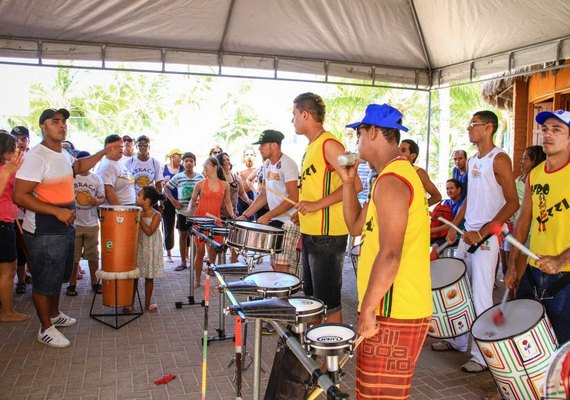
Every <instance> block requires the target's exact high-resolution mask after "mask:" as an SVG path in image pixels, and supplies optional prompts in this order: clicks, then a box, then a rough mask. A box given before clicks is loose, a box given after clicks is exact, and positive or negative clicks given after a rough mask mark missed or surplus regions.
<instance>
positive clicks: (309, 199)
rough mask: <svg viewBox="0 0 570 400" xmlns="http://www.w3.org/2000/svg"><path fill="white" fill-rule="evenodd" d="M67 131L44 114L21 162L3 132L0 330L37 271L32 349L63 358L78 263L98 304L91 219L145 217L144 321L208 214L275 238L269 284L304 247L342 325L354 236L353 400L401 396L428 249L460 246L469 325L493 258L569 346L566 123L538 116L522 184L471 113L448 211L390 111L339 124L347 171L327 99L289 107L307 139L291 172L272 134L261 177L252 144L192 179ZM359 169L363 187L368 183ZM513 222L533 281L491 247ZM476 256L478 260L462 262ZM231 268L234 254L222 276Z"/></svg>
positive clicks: (124, 148)
mask: <svg viewBox="0 0 570 400" xmlns="http://www.w3.org/2000/svg"><path fill="white" fill-rule="evenodd" d="M69 116H70V115H69V112H68V111H67V110H65V109H47V110H45V111H44V112H43V113H42V114H41V117H40V119H39V127H40V129H41V134H42V141H41V143H40V144H38V145H37V146H34V147H33V148H30V149H29V148H28V147H29V131H28V129H26V128H25V127H21V126H19V127H15V128H13V129H12V131H11V133H10V134H8V133H7V132H3V133H0V193H1V196H0V205H1V208H0V221H1V222H0V227H1V228H2V229H1V236H2V239H1V240H2V243H7V244H8V246H4V245H3V246H2V250H0V256H1V257H0V289H1V291H0V293H1V295H0V302H1V303H0V304H1V308H0V320H1V321H21V320H24V319H28V318H30V316H29V315H24V314H21V313H18V312H17V311H15V310H14V308H13V305H12V296H13V292H14V290H13V284H14V280H15V279H16V280H17V284H16V292H17V293H23V292H25V291H26V280H27V279H29V277H30V274H31V281H32V299H33V302H34V305H35V308H36V312H37V316H38V318H39V320H40V324H41V326H40V329H39V331H38V336H37V338H38V340H39V341H40V342H42V343H45V344H46V345H48V346H53V347H65V346H69V345H70V342H69V340H67V339H66V338H65V336H64V335H63V334H62V333H61V332H60V331H59V330H58V329H57V328H58V327H66V326H70V325H73V324H75V323H76V319H75V318H72V317H70V316H68V315H66V314H64V313H63V312H62V311H61V310H60V307H59V304H60V301H59V300H60V292H61V287H62V284H63V283H65V282H69V285H68V286H67V289H66V293H67V295H69V296H75V295H77V290H76V281H77V279H78V278H79V277H80V276H81V271H80V268H79V261H80V259H85V260H87V261H88V264H89V272H90V278H91V285H92V289H93V291H95V292H97V291H100V290H101V286H100V285H99V283H98V282H97V278H96V275H95V272H96V270H97V269H98V267H99V265H98V263H99V261H98V260H99V253H98V246H99V243H98V237H99V225H98V218H97V207H98V206H100V205H117V206H119V205H120V206H134V205H137V206H139V207H141V208H142V218H141V220H140V224H139V225H140V228H139V229H140V232H139V246H138V256H137V266H138V267H139V269H140V270H141V277H144V278H145V309H146V310H147V311H148V312H150V313H154V312H157V311H158V305H157V304H154V303H153V302H152V292H153V279H154V278H157V277H160V276H162V275H163V272H164V256H165V254H164V252H166V261H167V262H168V263H172V262H173V256H172V249H173V247H174V237H175V235H174V229H175V228H176V229H177V230H178V236H179V243H178V245H179V248H180V262H179V264H178V265H177V266H175V268H174V270H175V271H182V270H185V269H187V268H188V267H189V266H190V267H191V266H193V267H194V271H191V273H194V274H195V275H196V280H195V285H196V286H197V287H198V286H200V279H201V271H202V267H203V262H204V257H205V256H206V250H207V251H208V258H209V259H210V260H212V259H215V257H216V255H215V252H214V251H213V250H212V249H211V247H210V246H206V245H205V243H204V242H203V241H201V240H199V239H196V241H195V245H196V252H195V259H194V260H189V259H188V244H189V237H188V231H189V228H190V227H191V225H190V224H189V223H188V220H187V218H188V217H189V216H195V217H198V216H212V215H213V216H214V217H215V218H216V219H217V220H221V219H232V220H241V221H255V222H256V223H258V224H267V225H270V226H273V227H276V228H280V229H283V230H284V232H285V238H284V246H283V247H284V249H283V252H282V253H279V254H273V255H272V256H271V264H272V266H273V268H274V269H275V270H276V271H285V272H286V271H288V270H289V268H290V266H291V265H292V264H293V263H294V262H295V261H294V260H295V254H296V250H297V246H298V242H300V243H301V248H302V265H303V282H304V292H305V294H306V295H308V296H314V297H316V298H318V299H320V300H321V301H322V302H323V303H324V304H325V305H326V306H327V310H328V313H327V322H329V323H342V320H343V318H342V302H341V288H342V269H343V264H344V257H345V251H346V248H347V243H348V238H349V235H351V236H353V237H358V236H359V237H360V240H361V241H360V246H361V253H360V258H359V265H358V276H357V291H358V313H359V315H358V328H357V330H358V333H359V334H360V335H361V336H363V337H364V338H365V340H364V345H361V346H360V347H359V348H358V356H357V377H356V391H357V396H359V397H362V398H384V397H390V396H395V397H398V396H401V397H402V398H404V397H405V396H407V395H408V394H409V391H410V386H411V380H412V376H413V371H414V368H415V363H416V361H417V359H418V356H419V353H420V351H421V348H422V345H423V343H424V341H425V338H426V333H427V330H428V327H429V321H430V317H431V314H432V311H433V308H432V295H431V287H430V246H432V245H433V246H438V245H441V244H443V243H444V242H447V243H449V244H457V250H456V253H455V254H456V257H458V258H462V259H464V260H465V262H466V264H467V266H468V271H469V277H470V280H471V287H472V291H473V302H474V307H475V311H476V313H477V314H481V313H482V312H483V311H485V310H486V309H488V308H490V307H491V306H492V305H493V297H492V295H493V288H494V283H495V274H496V266H497V264H498V257H499V252H500V249H501V248H502V249H503V250H504V251H505V254H506V256H505V260H504V261H503V265H507V266H508V269H507V270H505V273H506V276H505V284H506V286H507V287H508V288H509V289H512V290H513V291H514V290H515V289H517V288H518V290H517V291H516V296H517V297H523V298H524V297H532V298H538V299H539V300H540V301H542V302H543V303H544V304H545V307H546V312H547V314H548V316H549V318H550V320H551V321H552V325H553V328H554V331H555V333H556V335H557V336H558V340H559V341H560V342H561V343H563V342H565V341H567V340H569V339H570V330H569V328H568V325H566V324H565V323H564V318H565V315H566V312H567V311H568V304H569V303H568V298H569V296H570V286H569V285H568V280H569V278H568V276H569V272H570V259H569V255H570V240H569V239H568V235H567V234H566V231H565V229H564V228H565V227H567V226H568V216H567V215H568V210H569V209H570V205H569V201H570V200H568V198H567V197H568V196H567V195H568V189H567V182H568V178H569V177H570V176H569V174H570V166H568V165H569V161H570V112H568V111H562V110H560V111H556V112H543V113H540V114H539V115H538V116H537V122H538V123H539V124H540V125H541V127H542V128H541V129H542V133H543V145H542V147H540V146H532V147H529V148H528V149H527V150H526V151H525V153H524V156H523V159H522V162H521V175H520V176H519V177H518V178H517V179H515V177H514V174H513V168H512V162H511V159H510V157H509V156H508V154H507V153H506V152H505V151H504V150H502V149H500V148H499V147H497V146H496V145H495V144H494V135H495V132H496V131H497V128H498V119H497V116H496V115H495V114H494V113H493V112H490V111H479V112H477V113H475V114H474V115H473V116H472V118H471V120H470V121H469V122H468V125H467V133H468V136H469V141H470V142H471V143H473V144H474V145H475V146H476V147H477V151H476V153H475V154H473V155H471V156H469V155H468V154H467V152H466V151H464V150H456V151H454V152H453V154H452V158H453V161H454V164H455V167H454V168H453V171H452V175H451V177H450V179H449V180H448V181H447V182H446V192H447V195H448V197H449V199H446V200H444V201H442V196H441V194H440V192H439V191H438V189H437V187H436V185H435V184H434V183H433V182H432V181H431V180H430V178H429V176H428V174H427V173H426V171H425V170H423V169H421V168H419V167H417V166H415V165H414V164H415V162H416V160H417V157H418V154H419V147H418V145H417V144H416V143H415V142H414V141H413V140H410V139H403V140H402V138H401V134H402V132H407V131H408V129H407V128H406V127H405V125H404V124H403V123H404V122H403V118H404V115H402V113H401V112H400V111H399V110H397V109H396V108H393V107H391V106H390V105H387V104H382V105H379V104H371V105H369V106H368V107H367V108H366V110H364V117H363V118H362V119H361V120H360V121H357V122H354V123H351V124H348V125H347V128H350V129H354V130H355V131H356V137H357V144H358V158H359V159H360V162H358V161H357V162H356V163H354V165H345V164H346V163H341V162H340V161H339V157H340V156H342V155H345V154H346V149H345V147H344V145H343V144H342V142H341V141H340V140H338V139H337V137H336V136H334V135H333V134H332V133H331V132H329V131H327V130H326V128H325V125H324V124H325V117H326V107H325V104H324V102H323V100H322V98H321V97H320V96H318V95H317V94H314V93H303V94H300V95H299V96H297V97H296V98H295V99H294V101H293V107H292V124H293V127H294V131H295V134H296V135H302V136H305V137H306V138H307V140H308V144H307V147H306V150H305V155H304V156H303V159H302V160H301V162H300V165H299V164H297V162H296V161H295V160H293V159H292V158H291V157H289V156H288V155H286V154H284V153H283V152H282V149H281V145H282V142H283V140H284V139H285V135H283V133H281V132H279V131H276V130H272V129H267V130H265V131H263V132H261V134H260V135H259V139H258V140H257V141H256V142H254V143H252V146H258V151H259V154H260V155H261V158H262V159H263V163H262V165H260V166H256V165H255V163H254V160H255V150H254V147H251V148H247V149H245V151H244V154H243V160H244V164H245V168H244V169H243V170H242V171H238V172H236V171H234V170H233V165H232V162H231V157H230V155H229V154H227V153H225V152H223V150H222V148H221V147H220V146H218V145H216V146H214V147H212V149H211V151H210V154H209V156H208V157H207V158H206V159H205V160H203V161H202V162H201V163H200V166H198V160H197V157H196V155H195V154H194V153H192V152H190V151H182V150H180V149H173V150H172V151H170V152H169V153H168V154H167V159H168V162H167V163H166V164H164V165H162V164H161V162H159V161H158V160H157V159H156V158H154V157H152V156H151V155H150V142H151V140H150V139H149V137H147V136H144V135H142V136H139V137H137V138H136V140H135V139H134V138H133V137H131V136H130V135H124V136H122V137H121V136H118V135H114V134H113V135H109V136H107V137H106V138H105V141H104V148H103V149H102V150H100V151H98V152H95V153H94V154H90V153H88V152H85V151H78V150H76V149H75V148H74V146H73V144H71V143H70V142H68V141H66V136H67V123H66V121H67V119H68V118H69ZM365 163H366V165H367V167H368V168H367V170H368V171H370V172H368V173H367V177H366V181H365V182H363V180H364V179H361V177H364V175H365V174H364V173H363V172H362V168H361V167H362V165H364V164H365ZM96 164H98V165H97V167H96V168H94V167H95V166H96ZM349 164H350V163H349ZM359 164H360V165H359ZM299 166H300V168H299ZM564 182H566V183H564ZM363 183H364V185H363ZM363 186H364V187H366V193H367V194H366V196H364V197H363V196H362V195H361V194H360V192H362V189H363ZM519 201H520V202H522V207H521V208H520V210H519ZM430 206H435V207H433V211H432V218H434V219H435V217H436V215H438V214H437V213H436V212H435V211H436V210H438V207H440V206H441V208H440V209H439V210H440V211H441V212H443V211H442V210H443V209H444V208H445V212H447V213H448V214H449V218H450V219H451V220H452V222H453V223H454V224H455V225H457V226H462V227H463V228H464V233H463V234H462V235H461V236H460V237H458V236H457V233H456V232H455V230H448V229H447V228H446V226H443V225H438V224H433V222H432V224H431V226H430V213H429V207H430ZM517 210H519V211H517ZM515 213H516V214H515ZM508 221H512V226H513V229H514V231H513V235H514V236H515V237H516V238H517V239H519V240H520V241H522V242H523V243H524V242H526V241H527V237H529V236H530V240H529V242H528V243H529V246H530V248H531V250H532V251H534V252H536V253H537V254H539V256H540V258H539V260H530V261H529V263H528V264H529V265H528V266H527V260H526V258H525V257H523V256H522V255H521V254H520V251H519V250H518V249H509V248H508V246H504V245H502V244H501V242H500V238H499V237H497V236H496V235H494V234H493V233H492V229H491V226H492V225H493V224H495V223H499V224H504V223H506V222H508ZM161 224H162V229H161V227H160V225H161ZM473 246H475V247H476V250H475V251H472V252H467V249H468V248H470V247H473ZM236 260H237V252H235V250H234V251H233V252H232V262H235V261H236ZM26 264H27V269H26ZM16 276H17V278H16ZM127 311H128V310H127ZM431 348H432V349H433V350H434V351H448V350H455V351H461V352H465V351H467V350H468V348H469V334H466V335H464V336H461V337H457V338H454V339H452V340H444V341H440V342H435V343H433V344H432V345H431ZM471 355H472V357H471V359H470V360H469V361H468V362H467V363H465V364H464V365H463V366H462V370H463V371H465V372H470V373H475V372H480V371H484V370H486V369H487V366H486V363H485V360H484V359H483V357H482V356H481V353H480V352H479V350H478V347H477V346H476V345H475V344H473V343H471ZM390 398H391V397H390Z"/></svg>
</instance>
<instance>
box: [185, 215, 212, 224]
mask: <svg viewBox="0 0 570 400" xmlns="http://www.w3.org/2000/svg"><path fill="white" fill-rule="evenodd" d="M198 218H200V220H197V221H193V220H194V219H198ZM200 221H202V222H203V223H207V222H210V221H211V222H212V225H213V224H214V223H215V222H216V220H215V219H214V218H212V217H199V216H196V217H194V216H192V217H186V223H188V224H192V225H198V224H199V223H200Z"/></svg>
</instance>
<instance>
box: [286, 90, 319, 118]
mask: <svg viewBox="0 0 570 400" xmlns="http://www.w3.org/2000/svg"><path fill="white" fill-rule="evenodd" d="M293 104H294V105H295V107H297V109H298V110H299V111H307V112H308V113H309V114H311V115H312V116H313V118H314V119H315V121H317V122H320V123H323V122H325V115H326V112H327V107H326V106H325V102H324V101H323V99H322V98H321V96H319V95H318V94H314V93H311V92H306V93H301V94H300V95H298V96H297V97H295V100H293Z"/></svg>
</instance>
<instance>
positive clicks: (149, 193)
mask: <svg viewBox="0 0 570 400" xmlns="http://www.w3.org/2000/svg"><path fill="white" fill-rule="evenodd" d="M141 191H142V192H143V199H149V200H150V205H151V206H154V205H155V204H156V203H158V201H159V200H160V201H164V200H166V197H164V195H163V194H162V193H159V192H158V190H157V189H156V187H154V186H151V185H148V186H145V187H143V188H142V189H141Z"/></svg>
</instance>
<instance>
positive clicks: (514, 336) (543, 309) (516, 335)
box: [470, 299, 546, 343]
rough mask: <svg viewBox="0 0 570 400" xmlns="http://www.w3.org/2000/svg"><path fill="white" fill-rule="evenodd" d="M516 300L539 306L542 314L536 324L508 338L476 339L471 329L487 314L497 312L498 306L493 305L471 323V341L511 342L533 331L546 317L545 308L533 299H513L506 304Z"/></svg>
mask: <svg viewBox="0 0 570 400" xmlns="http://www.w3.org/2000/svg"><path fill="white" fill-rule="evenodd" d="M517 300H527V301H533V302H536V303H538V304H539V305H540V306H541V308H542V312H541V314H540V317H539V318H538V319H537V320H536V322H535V323H534V325H531V326H529V327H528V328H526V329H524V330H522V331H520V332H518V333H515V334H512V335H509V336H501V337H494V338H493V339H480V338H478V337H476V336H475V335H474V334H473V328H474V327H475V324H476V323H477V321H478V320H479V318H481V317H483V316H484V315H486V314H487V313H489V312H494V311H495V310H497V307H498V306H500V304H495V305H494V306H492V307H491V308H488V309H486V310H485V311H483V312H482V313H481V314H479V316H477V318H475V321H473V324H472V325H471V329H470V333H471V335H472V336H473V339H475V340H476V341H478V342H485V343H496V342H503V341H505V340H512V339H514V338H516V337H518V336H521V335H524V334H525V333H527V332H530V331H531V330H533V329H534V328H535V327H536V326H537V325H538V323H539V322H540V321H542V320H543V319H544V316H545V315H546V308H545V307H544V304H542V303H541V302H540V301H538V300H534V299H515V300H509V301H507V303H511V302H513V301H517Z"/></svg>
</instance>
